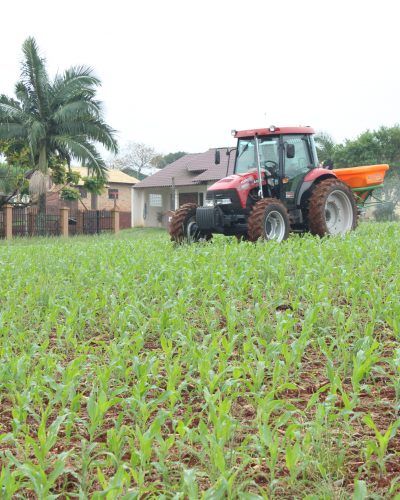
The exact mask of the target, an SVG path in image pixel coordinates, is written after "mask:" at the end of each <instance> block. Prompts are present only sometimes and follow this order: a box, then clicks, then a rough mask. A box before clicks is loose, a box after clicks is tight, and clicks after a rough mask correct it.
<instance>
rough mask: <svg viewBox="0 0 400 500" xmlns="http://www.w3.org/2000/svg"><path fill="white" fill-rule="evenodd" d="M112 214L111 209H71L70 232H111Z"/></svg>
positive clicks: (73, 233) (71, 233)
mask: <svg viewBox="0 0 400 500" xmlns="http://www.w3.org/2000/svg"><path fill="white" fill-rule="evenodd" d="M112 229H113V227H112V215H111V211H110V210H86V211H71V212H70V213H69V218H68V232H69V234H70V235H76V234H99V233H104V232H111V231H112Z"/></svg>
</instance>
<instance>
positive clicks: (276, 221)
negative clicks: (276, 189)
mask: <svg viewBox="0 0 400 500" xmlns="http://www.w3.org/2000/svg"><path fill="white" fill-rule="evenodd" d="M289 229H290V222H289V216H288V213H287V211H286V208H285V205H284V204H283V203H282V202H280V201H279V200H276V199H275V198H263V199H262V200H259V201H257V203H256V204H255V205H254V207H253V210H252V211H251V213H250V216H249V220H248V236H249V240H250V241H257V240H259V239H262V240H275V241H278V242H281V241H282V240H286V238H287V237H288V236H289Z"/></svg>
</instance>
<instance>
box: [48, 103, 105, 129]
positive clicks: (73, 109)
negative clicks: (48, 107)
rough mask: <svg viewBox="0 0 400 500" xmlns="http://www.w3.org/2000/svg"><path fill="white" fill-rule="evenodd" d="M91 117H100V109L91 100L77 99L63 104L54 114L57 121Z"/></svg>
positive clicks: (62, 121)
mask: <svg viewBox="0 0 400 500" xmlns="http://www.w3.org/2000/svg"><path fill="white" fill-rule="evenodd" d="M87 116H89V117H91V118H94V119H98V118H100V110H99V108H98V106H96V104H95V103H93V102H91V101H84V100H81V99H79V100H76V101H72V102H68V103H66V104H64V105H61V106H60V107H59V108H58V109H57V110H56V112H55V113H54V114H53V117H52V118H53V120H54V121H55V122H57V123H64V122H70V121H79V120H80V119H81V118H85V117H87Z"/></svg>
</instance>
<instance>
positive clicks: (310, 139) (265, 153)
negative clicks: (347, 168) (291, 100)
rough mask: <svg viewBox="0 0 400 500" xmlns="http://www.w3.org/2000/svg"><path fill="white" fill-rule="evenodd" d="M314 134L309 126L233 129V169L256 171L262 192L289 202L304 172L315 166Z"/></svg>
mask: <svg viewBox="0 0 400 500" xmlns="http://www.w3.org/2000/svg"><path fill="white" fill-rule="evenodd" d="M313 134H314V130H313V129H311V128H310V127H291V128H289V127H285V128H277V127H270V128H268V129H257V130H244V131H240V132H236V131H234V135H235V137H236V138H237V139H238V143H237V149H236V159H235V168H234V173H235V174H245V173H247V172H252V171H256V172H257V177H258V183H259V186H258V190H260V188H261V189H262V191H263V196H272V197H274V198H279V199H281V200H282V201H285V203H286V204H289V205H290V204H291V200H293V203H294V199H295V194H296V190H297V188H298V187H299V185H300V183H301V181H302V180H303V178H304V176H305V175H306V174H307V172H309V170H310V169H313V168H316V167H317V166H318V159H317V153H316V147H315V143H314V136H313ZM260 181H261V182H260ZM260 184H261V185H260Z"/></svg>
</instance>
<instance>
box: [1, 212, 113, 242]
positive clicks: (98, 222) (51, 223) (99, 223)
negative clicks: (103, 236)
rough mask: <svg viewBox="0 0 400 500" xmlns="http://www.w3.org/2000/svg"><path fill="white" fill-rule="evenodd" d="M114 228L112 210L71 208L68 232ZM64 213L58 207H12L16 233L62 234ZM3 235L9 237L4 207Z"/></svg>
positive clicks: (72, 233)
mask: <svg viewBox="0 0 400 500" xmlns="http://www.w3.org/2000/svg"><path fill="white" fill-rule="evenodd" d="M112 231H113V217H112V212H111V211H110V210H87V211H77V210H76V211H70V212H69V216H68V234H69V235H72V236H73V235H79V234H98V233H102V232H112ZM60 234H61V215H60V210H59V209H58V208H47V209H46V212H39V211H38V209H37V207H27V208H13V209H12V236H13V237H14V236H59V235H60ZM0 238H5V213H4V211H2V210H1V209H0Z"/></svg>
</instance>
